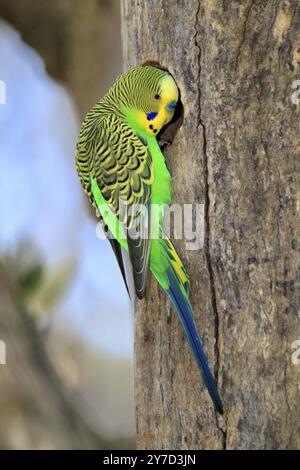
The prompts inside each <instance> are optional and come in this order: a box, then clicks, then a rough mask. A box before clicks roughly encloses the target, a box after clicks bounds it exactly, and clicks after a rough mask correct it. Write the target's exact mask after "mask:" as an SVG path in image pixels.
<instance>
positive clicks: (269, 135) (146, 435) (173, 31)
mask: <svg viewBox="0 0 300 470" xmlns="http://www.w3.org/2000/svg"><path fill="white" fill-rule="evenodd" d="M122 30H123V31H122V35H123V45H124V46H123V48H124V49H123V50H124V62H125V67H126V68H127V67H129V66H133V65H136V64H140V63H143V62H145V61H148V60H155V61H158V62H159V63H160V64H161V65H162V66H165V67H167V68H168V69H169V70H170V72H171V73H172V74H173V75H174V77H175V79H176V81H177V83H178V86H179V88H180V91H181V98H182V102H183V106H184V121H183V124H182V126H181V128H180V129H179V131H178V133H177V135H176V138H175V140H174V142H173V145H172V146H170V147H169V148H168V149H167V151H166V159H167V164H168V166H169V169H170V171H171V174H172V176H173V187H174V197H173V200H174V202H176V203H180V204H184V203H193V204H195V203H204V204H205V211H204V212H205V243H204V248H203V249H201V250H199V251H187V250H186V248H185V243H184V241H179V240H178V241H176V247H177V249H178V251H179V254H180V256H181V257H182V259H183V261H184V263H185V265H186V267H187V270H188V272H189V274H190V279H191V302H192V305H193V307H194V310H195V317H196V322H197V324H198V326H199V329H200V331H201V332H202V337H203V340H204V345H205V349H206V351H207V353H208V356H209V359H210V362H211V364H213V365H214V370H215V374H216V377H217V381H218V385H219V388H220V391H221V394H222V396H223V399H224V403H225V414H224V417H219V416H216V414H215V412H214V410H213V408H212V405H211V403H210V400H209V398H208V395H207V393H206V392H205V391H204V387H203V384H202V382H201V380H200V377H199V373H198V370H197V367H196V364H195V361H194V359H193V357H192V355H191V353H190V352H189V350H188V346H187V343H186V339H185V337H184V334H183V332H182V330H181V327H180V324H179V320H178V318H177V316H176V314H175V312H174V310H173V309H172V308H171V306H170V303H169V302H168V301H167V300H166V297H165V295H164V294H163V292H162V291H161V289H160V288H159V287H157V285H156V283H155V282H154V281H153V280H152V281H151V285H150V289H149V291H148V296H147V299H146V300H145V301H143V302H138V303H137V305H136V320H135V397H136V427H137V441H138V447H139V448H146V449H150V448H157V449H203V448H206V449H283V448H285V449H291V448H299V447H300V424H299V423H300V408H299V394H300V385H299V384H300V365H298V362H300V361H298V360H297V352H296V353H295V352H294V356H292V353H293V347H296V346H297V344H298V343H297V342H296V341H297V340H298V339H299V338H300V315H299V313H300V311H299V285H300V284H299V281H300V263H299V252H300V246H299V208H300V201H299V195H300V188H299V154H300V144H299V138H298V136H299V109H300V108H299V106H298V107H297V105H296V104H293V103H292V100H291V95H292V93H293V89H292V84H293V81H294V80H296V79H300V71H299V62H300V52H299V51H300V6H299V4H298V2H297V1H293V0H291V1H280V0H279V1H278V0H270V1H255V0H247V1H243V2H240V1H235V0H234V1H231V2H221V1H218V0H209V1H196V0H194V1H193V0H181V1H175V0H147V1H146V2H140V1H139V0H124V1H123V2H122ZM293 357H294V360H293Z"/></svg>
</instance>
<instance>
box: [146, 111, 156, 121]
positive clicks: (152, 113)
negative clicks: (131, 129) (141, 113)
mask: <svg viewBox="0 0 300 470" xmlns="http://www.w3.org/2000/svg"><path fill="white" fill-rule="evenodd" d="M157 114H158V113H157V112H156V111H152V112H151V113H147V114H146V116H147V119H148V121H153V119H154V118H156V116H157Z"/></svg>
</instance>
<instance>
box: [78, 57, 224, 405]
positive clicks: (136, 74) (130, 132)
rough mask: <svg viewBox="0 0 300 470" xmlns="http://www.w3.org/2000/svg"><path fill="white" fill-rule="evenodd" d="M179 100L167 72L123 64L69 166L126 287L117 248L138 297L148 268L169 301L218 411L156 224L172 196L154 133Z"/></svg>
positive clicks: (177, 275) (183, 285)
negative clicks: (129, 269) (127, 263)
mask: <svg viewBox="0 0 300 470" xmlns="http://www.w3.org/2000/svg"><path fill="white" fill-rule="evenodd" d="M178 99H179V91H178V87H177V85H176V83H175V80H174V78H173V77H172V76H171V75H170V73H168V72H167V71H165V70H162V69H160V68H157V67H153V66H150V65H144V66H138V67H134V68H132V69H129V70H128V71H127V72H125V73H123V74H122V75H121V76H120V77H118V78H117V80H116V82H115V84H114V85H113V86H112V88H110V90H109V91H108V92H107V93H106V95H105V96H104V97H103V98H102V99H100V101H99V102H98V103H97V104H96V105H95V106H94V107H93V108H92V109H91V111H90V112H89V113H88V114H87V116H86V118H85V120H84V122H83V124H82V127H81V131H80V135H79V139H78V144H77V154H76V167H77V171H78V174H79V177H80V179H81V183H82V186H83V188H84V191H85V192H86V194H87V195H88V197H89V199H90V201H91V202H92V204H93V205H94V207H95V208H96V209H97V211H98V212H99V213H100V215H101V218H102V219H103V222H104V224H105V228H106V231H107V233H108V238H109V240H110V243H111V245H112V248H113V250H114V253H115V255H116V258H117V261H118V263H119V267H120V270H121V273H122V276H123V278H124V281H125V284H126V287H127V283H126V272H125V267H124V256H123V254H124V251H125V252H126V251H127V253H128V255H129V259H130V262H131V267H132V274H133V280H134V286H135V291H136V295H137V297H138V298H143V297H144V295H145V290H146V283H147V276H148V271H149V268H150V270H151V272H152V274H153V275H154V277H155V278H156V279H157V281H158V282H159V284H160V285H161V287H162V288H163V289H164V290H165V292H166V293H167V295H168V296H169V298H170V299H171V301H172V303H173V305H174V307H175V309H176V311H177V313H178V315H179V317H180V320H181V323H182V326H183V328H184V331H185V333H186V336H187V339H188V342H189V345H190V347H191V349H192V351H193V353H194V356H195V358H196V361H197V364H198V366H199V369H200V371H201V374H202V377H203V380H204V382H205V385H206V387H207V389H208V392H209V394H210V396H211V398H212V400H213V403H214V405H215V407H216V409H217V411H218V412H219V413H221V414H222V413H223V407H222V402H221V399H220V396H219V393H218V390H217V386H216V382H215V379H214V378H213V376H212V373H211V371H210V369H209V365H208V361H207V359H206V356H205V353H204V351H203V348H202V345H201V341H200V337H199V334H198V331H197V327H196V324H195V321H194V317H193V311H192V307H191V304H190V301H189V294H188V290H189V279H188V276H187V274H186V271H185V269H184V266H183V264H182V262H181V260H180V258H179V256H178V255H177V253H176V251H175V249H174V247H173V245H172V243H171V241H170V240H169V239H168V238H167V237H166V236H165V233H164V230H163V216H164V210H163V207H164V206H165V205H168V204H170V202H171V194H172V188H171V177H170V173H169V171H168V169H167V166H166V163H165V159H164V156H163V154H162V152H161V149H160V146H159V144H158V141H157V135H158V133H159V131H160V130H161V129H162V127H163V126H165V125H166V124H168V123H169V122H170V121H171V120H172V118H173V116H174V111H175V108H176V105H177V102H178ZM145 208H146V210H145ZM147 214H148V217H147V216H146V215H147ZM154 234H156V235H155V236H154Z"/></svg>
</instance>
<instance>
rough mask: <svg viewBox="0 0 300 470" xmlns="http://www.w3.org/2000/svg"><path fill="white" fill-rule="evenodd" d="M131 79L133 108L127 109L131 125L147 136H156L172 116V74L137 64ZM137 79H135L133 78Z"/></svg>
mask: <svg viewBox="0 0 300 470" xmlns="http://www.w3.org/2000/svg"><path fill="white" fill-rule="evenodd" d="M135 70H138V72H139V74H137V76H135V83H134V87H133V89H134V93H135V96H134V109H132V108H131V110H130V111H129V115H130V120H132V119H133V121H134V122H133V125H134V126H135V127H137V128H138V129H139V130H140V131H142V132H143V133H146V134H147V135H149V136H156V135H157V134H158V133H159V131H160V130H161V128H162V127H163V126H165V125H166V124H168V123H169V122H170V121H171V119H172V118H173V116H174V111H175V108H176V105H177V102H178V98H179V91H178V87H177V85H176V83H175V81H174V78H173V77H172V76H171V75H170V74H169V73H168V72H167V71H165V70H161V69H159V68H156V67H152V66H142V67H137V68H136V69H135ZM137 79H138V80H137Z"/></svg>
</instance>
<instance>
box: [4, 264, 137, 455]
mask: <svg viewBox="0 0 300 470" xmlns="http://www.w3.org/2000/svg"><path fill="white" fill-rule="evenodd" d="M0 297H1V304H0V339H1V340H2V341H4V342H5V344H6V356H7V358H6V360H7V364H6V365H0V370H1V381H0V409H1V427H0V448H2V449H16V448H34V449H38V448H63V449H67V448H70V449H75V448H97V449H98V448H116V447H118V448H120V447H121V448H124V447H125V448H126V447H128V446H129V443H128V442H120V441H118V442H106V441H103V440H102V439H101V437H100V436H99V435H97V434H96V433H95V432H94V431H93V430H91V429H90V428H89V426H88V425H87V424H86V423H85V421H84V419H83V417H82V416H81V415H80V414H79V413H78V411H77V410H76V408H75V407H74V406H73V404H72V401H71V397H69V396H68V393H67V391H66V390H65V388H64V387H63V385H62V383H61V382H60V380H59V378H58V377H57V375H56V373H55V371H54V369H53V367H52V366H51V363H50V362H49V359H48V357H47V353H46V351H45V349H44V346H43V344H42V342H41V340H40V337H39V334H38V332H37V330H36V328H35V325H34V323H33V321H32V319H31V318H30V316H29V315H28V313H27V311H26V310H25V308H24V307H23V305H22V303H21V302H20V301H19V293H18V290H17V289H16V286H15V285H14V283H13V281H12V279H11V276H10V274H9V273H8V272H7V269H6V268H5V267H4V266H3V264H2V263H1V261H0ZM41 431H42V432H41Z"/></svg>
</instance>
